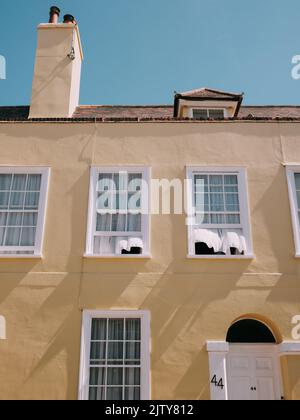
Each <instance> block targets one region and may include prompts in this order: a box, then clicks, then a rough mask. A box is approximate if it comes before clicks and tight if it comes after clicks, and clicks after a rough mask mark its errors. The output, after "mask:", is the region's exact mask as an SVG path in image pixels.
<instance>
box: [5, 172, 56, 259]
mask: <svg viewBox="0 0 300 420" xmlns="http://www.w3.org/2000/svg"><path fill="white" fill-rule="evenodd" d="M48 177H49V169H47V168H37V167H34V168H28V167H27V168H7V167H1V168H0V254H2V255H14V254H15V255H37V256H39V255H41V252H42V238H43V229H44V221H45V210H46V197H47V188H48Z"/></svg>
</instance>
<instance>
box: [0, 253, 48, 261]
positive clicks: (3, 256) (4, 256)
mask: <svg viewBox="0 0 300 420" xmlns="http://www.w3.org/2000/svg"><path fill="white" fill-rule="evenodd" d="M42 258H43V256H42V255H29V254H0V260H11V259H19V260H41V259H42Z"/></svg>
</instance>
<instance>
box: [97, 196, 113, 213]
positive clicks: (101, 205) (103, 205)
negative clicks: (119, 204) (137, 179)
mask: <svg viewBox="0 0 300 420" xmlns="http://www.w3.org/2000/svg"><path fill="white" fill-rule="evenodd" d="M96 209H97V210H106V211H108V210H112V193H110V192H101V193H99V194H98V197H97V203H96ZM103 213H104V214H105V212H103Z"/></svg>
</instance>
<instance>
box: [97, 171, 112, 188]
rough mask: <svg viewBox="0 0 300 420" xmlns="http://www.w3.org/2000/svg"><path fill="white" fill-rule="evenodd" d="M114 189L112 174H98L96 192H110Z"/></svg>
mask: <svg viewBox="0 0 300 420" xmlns="http://www.w3.org/2000/svg"><path fill="white" fill-rule="evenodd" d="M114 189H115V188H114V182H113V179H112V174H99V178H98V182H97V191H99V192H100V191H112V190H114Z"/></svg>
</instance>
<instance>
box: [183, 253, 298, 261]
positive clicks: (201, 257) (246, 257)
mask: <svg viewBox="0 0 300 420" xmlns="http://www.w3.org/2000/svg"><path fill="white" fill-rule="evenodd" d="M187 258H188V259H189V260H254V259H255V255H253V254H248V255H187ZM299 258H300V257H299Z"/></svg>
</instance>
